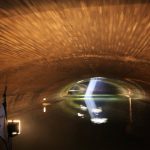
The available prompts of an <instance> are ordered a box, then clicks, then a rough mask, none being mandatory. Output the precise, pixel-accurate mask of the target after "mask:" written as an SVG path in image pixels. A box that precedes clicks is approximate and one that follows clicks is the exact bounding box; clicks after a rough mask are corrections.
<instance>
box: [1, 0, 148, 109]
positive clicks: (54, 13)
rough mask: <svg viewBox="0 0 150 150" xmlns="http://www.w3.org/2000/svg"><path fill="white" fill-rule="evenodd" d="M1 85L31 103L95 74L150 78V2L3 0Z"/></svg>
mask: <svg viewBox="0 0 150 150" xmlns="http://www.w3.org/2000/svg"><path fill="white" fill-rule="evenodd" d="M0 72H1V74H0V81H1V84H0V89H1V94H2V91H3V88H4V83H5V80H7V84H8V99H9V100H8V102H9V103H10V107H14V104H16V106H19V107H18V108H22V107H23V106H25V105H26V106H28V105H30V104H31V103H33V102H34V101H38V99H41V97H43V96H44V95H46V93H48V95H49V96H52V95H53V93H55V92H56V91H57V90H58V89H60V88H61V87H62V86H63V85H64V84H65V83H68V82H71V81H74V80H77V79H81V78H83V77H90V76H107V77H113V78H121V79H125V78H131V79H136V80H139V81H142V82H147V84H149V82H150V3H149V1H139V0H133V1H132V2H130V1H126V0H119V1H111V0H103V1H99V0H91V1H90V0H87V1H83V0H70V1H69V0H63V1H60V0H13V1H12V0H2V1H0Z"/></svg>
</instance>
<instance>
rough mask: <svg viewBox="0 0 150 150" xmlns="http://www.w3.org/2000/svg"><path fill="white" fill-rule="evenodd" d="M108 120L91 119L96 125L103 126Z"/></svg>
mask: <svg viewBox="0 0 150 150" xmlns="http://www.w3.org/2000/svg"><path fill="white" fill-rule="evenodd" d="M107 120H108V119H107V118H91V122H93V123H95V124H102V123H106V122H107Z"/></svg>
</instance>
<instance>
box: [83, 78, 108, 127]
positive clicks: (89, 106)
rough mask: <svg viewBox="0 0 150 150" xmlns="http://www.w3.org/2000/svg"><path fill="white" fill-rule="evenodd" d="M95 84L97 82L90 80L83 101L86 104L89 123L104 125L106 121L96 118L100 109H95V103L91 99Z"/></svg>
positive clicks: (105, 119)
mask: <svg viewBox="0 0 150 150" xmlns="http://www.w3.org/2000/svg"><path fill="white" fill-rule="evenodd" d="M96 82H97V80H96V79H91V80H90V82H89V85H88V87H87V90H86V93H85V96H84V101H85V103H86V106H87V109H88V112H89V114H90V117H91V122H93V123H95V124H101V123H106V122H107V120H108V119H107V118H100V117H99V116H97V114H98V113H100V112H102V109H101V108H97V107H96V104H95V101H94V100H93V98H92V94H93V91H94V89H95V86H96Z"/></svg>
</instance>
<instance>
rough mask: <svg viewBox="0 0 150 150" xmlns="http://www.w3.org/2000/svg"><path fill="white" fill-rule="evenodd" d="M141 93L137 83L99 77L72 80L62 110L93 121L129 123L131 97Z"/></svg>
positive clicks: (65, 91)
mask: <svg viewBox="0 0 150 150" xmlns="http://www.w3.org/2000/svg"><path fill="white" fill-rule="evenodd" d="M144 97H145V94H144V91H143V90H142V88H141V87H139V86H137V85H136V86H135V85H133V84H131V83H129V82H125V81H120V80H113V79H108V78H101V77H95V78H90V79H86V80H81V81H78V82H76V83H73V84H72V85H70V86H69V87H67V88H66V89H65V90H64V96H63V98H65V102H64V105H65V110H67V111H68V112H70V113H72V114H77V116H78V117H80V118H84V119H89V120H90V121H91V122H92V123H95V124H101V123H106V122H112V121H116V120H117V121H123V122H129V123H132V118H133V117H132V101H137V100H139V99H144Z"/></svg>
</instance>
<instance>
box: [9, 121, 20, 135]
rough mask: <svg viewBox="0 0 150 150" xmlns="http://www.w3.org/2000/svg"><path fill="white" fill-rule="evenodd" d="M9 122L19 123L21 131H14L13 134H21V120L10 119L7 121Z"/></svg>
mask: <svg viewBox="0 0 150 150" xmlns="http://www.w3.org/2000/svg"><path fill="white" fill-rule="evenodd" d="M7 122H8V123H13V122H14V123H18V124H19V125H18V130H19V132H18V133H17V132H13V133H12V134H13V135H15V134H21V121H20V120H8V121H7Z"/></svg>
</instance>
